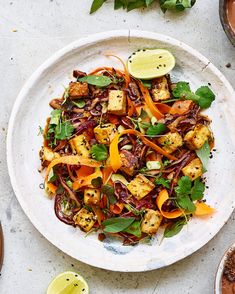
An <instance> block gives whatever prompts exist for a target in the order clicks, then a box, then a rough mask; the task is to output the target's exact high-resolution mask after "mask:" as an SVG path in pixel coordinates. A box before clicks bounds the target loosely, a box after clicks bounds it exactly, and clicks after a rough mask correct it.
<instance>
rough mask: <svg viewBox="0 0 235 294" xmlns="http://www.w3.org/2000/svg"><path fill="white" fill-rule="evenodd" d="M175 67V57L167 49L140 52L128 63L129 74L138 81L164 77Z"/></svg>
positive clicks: (134, 54) (129, 59)
mask: <svg viewBox="0 0 235 294" xmlns="http://www.w3.org/2000/svg"><path fill="white" fill-rule="evenodd" d="M174 66H175V58H174V56H173V55H172V54H171V52H169V51H168V50H165V49H142V50H138V51H137V52H134V53H133V54H132V55H131V56H130V57H129V58H128V61H127V68H128V71H129V73H130V74H131V75H132V76H133V77H135V78H137V79H153V78H158V77H161V76H164V75H165V74H167V73H168V72H170V71H171V70H172V69H173V68H174Z"/></svg>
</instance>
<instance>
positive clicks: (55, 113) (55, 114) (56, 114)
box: [50, 109, 62, 125]
mask: <svg viewBox="0 0 235 294" xmlns="http://www.w3.org/2000/svg"><path fill="white" fill-rule="evenodd" d="M61 113H62V110H60V109H55V110H52V112H51V120H50V125H58V124H59V122H60V116H61Z"/></svg>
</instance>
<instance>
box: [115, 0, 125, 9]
mask: <svg viewBox="0 0 235 294" xmlns="http://www.w3.org/2000/svg"><path fill="white" fill-rule="evenodd" d="M119 8H125V5H124V4H123V3H122V1H121V0H115V1H114V9H115V10H117V9H119Z"/></svg>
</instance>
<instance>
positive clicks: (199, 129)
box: [184, 124, 212, 150]
mask: <svg viewBox="0 0 235 294" xmlns="http://www.w3.org/2000/svg"><path fill="white" fill-rule="evenodd" d="M211 137H212V136H211V132H210V130H209V129H208V127H207V126H205V125H201V124H198V125H196V126H195V128H194V129H193V130H192V131H189V132H188V133H187V134H186V135H185V137H184V141H185V143H186V145H187V146H188V147H189V148H190V149H192V150H198V149H200V148H201V147H202V146H203V145H204V143H205V142H206V141H207V140H208V139H209V138H211Z"/></svg>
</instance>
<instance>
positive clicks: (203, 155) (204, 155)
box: [196, 141, 211, 172]
mask: <svg viewBox="0 0 235 294" xmlns="http://www.w3.org/2000/svg"><path fill="white" fill-rule="evenodd" d="M210 151H211V150H210V145H209V143H208V141H206V142H205V144H204V145H203V146H202V147H201V148H200V149H199V150H196V154H197V156H198V157H199V158H200V160H201V162H202V165H203V169H204V172H205V171H206V169H207V165H208V161H209V158H210Z"/></svg>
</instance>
